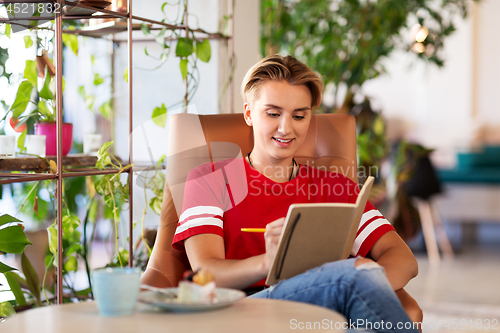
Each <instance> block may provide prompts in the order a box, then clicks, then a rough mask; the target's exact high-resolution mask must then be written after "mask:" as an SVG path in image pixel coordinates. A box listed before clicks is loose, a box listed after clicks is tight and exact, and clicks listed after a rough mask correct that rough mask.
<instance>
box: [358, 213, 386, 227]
mask: <svg viewBox="0 0 500 333" xmlns="http://www.w3.org/2000/svg"><path fill="white" fill-rule="evenodd" d="M375 216H380V217H383V216H384V215H382V213H381V212H379V211H378V210H377V209H372V210H369V211H367V212H366V213H363V216H361V222H359V226H358V230H359V228H361V227H362V226H363V224H365V223H366V221H368V220H369V219H372V218H374V217H375Z"/></svg>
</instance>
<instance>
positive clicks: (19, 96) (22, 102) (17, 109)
mask: <svg viewBox="0 0 500 333" xmlns="http://www.w3.org/2000/svg"><path fill="white" fill-rule="evenodd" d="M32 92H33V85H32V84H31V82H30V81H23V82H21V84H20V85H19V88H18V89H17V93H16V99H15V100H14V103H13V104H12V105H11V107H10V110H11V111H12V117H14V119H18V118H19V117H20V116H21V114H22V113H23V112H24V110H26V107H27V106H28V103H29V102H30V99H31V93H32Z"/></svg>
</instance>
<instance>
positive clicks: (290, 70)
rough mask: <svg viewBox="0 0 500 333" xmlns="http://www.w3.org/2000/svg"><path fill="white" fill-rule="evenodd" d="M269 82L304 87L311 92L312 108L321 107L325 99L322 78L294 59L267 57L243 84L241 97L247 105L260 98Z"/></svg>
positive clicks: (248, 74)
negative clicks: (261, 90) (263, 88)
mask: <svg viewBox="0 0 500 333" xmlns="http://www.w3.org/2000/svg"><path fill="white" fill-rule="evenodd" d="M268 80H271V81H286V82H288V83H289V84H291V85H295V86H299V85H304V86H306V87H307V88H308V89H309V91H310V92H311V98H312V101H311V108H312V109H314V108H316V107H318V106H320V105H321V101H322V98H323V80H322V79H321V77H320V76H319V75H318V74H316V73H315V72H314V71H313V70H312V69H311V68H309V67H308V66H307V65H305V64H303V63H302V62H300V61H298V60H297V59H295V58H294V57H292V56H286V57H283V56H281V55H279V54H274V55H270V56H267V57H265V58H264V59H262V60H261V61H259V62H258V63H256V64H255V65H254V66H253V67H252V68H250V69H249V70H248V72H247V74H246V75H245V78H244V79H243V83H242V84H241V95H242V96H243V99H244V100H245V103H248V101H253V100H255V99H256V98H258V96H259V88H260V86H261V85H262V84H263V83H264V82H266V81H268Z"/></svg>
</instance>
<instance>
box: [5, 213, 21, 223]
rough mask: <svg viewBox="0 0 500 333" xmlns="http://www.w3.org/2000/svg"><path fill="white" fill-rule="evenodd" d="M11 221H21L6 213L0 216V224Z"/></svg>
mask: <svg viewBox="0 0 500 333" xmlns="http://www.w3.org/2000/svg"><path fill="white" fill-rule="evenodd" d="M12 222H21V220H18V219H16V218H15V217H14V216H10V215H8V214H4V215H2V216H0V226H2V225H4V224H7V223H12Z"/></svg>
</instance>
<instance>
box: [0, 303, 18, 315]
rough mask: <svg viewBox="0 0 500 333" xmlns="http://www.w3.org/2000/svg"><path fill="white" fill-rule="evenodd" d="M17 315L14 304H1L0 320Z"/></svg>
mask: <svg viewBox="0 0 500 333" xmlns="http://www.w3.org/2000/svg"><path fill="white" fill-rule="evenodd" d="M15 313H16V311H14V308H13V307H12V304H10V303H9V302H2V303H0V318H7V317H10V316H13V315H14V314H15Z"/></svg>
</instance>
